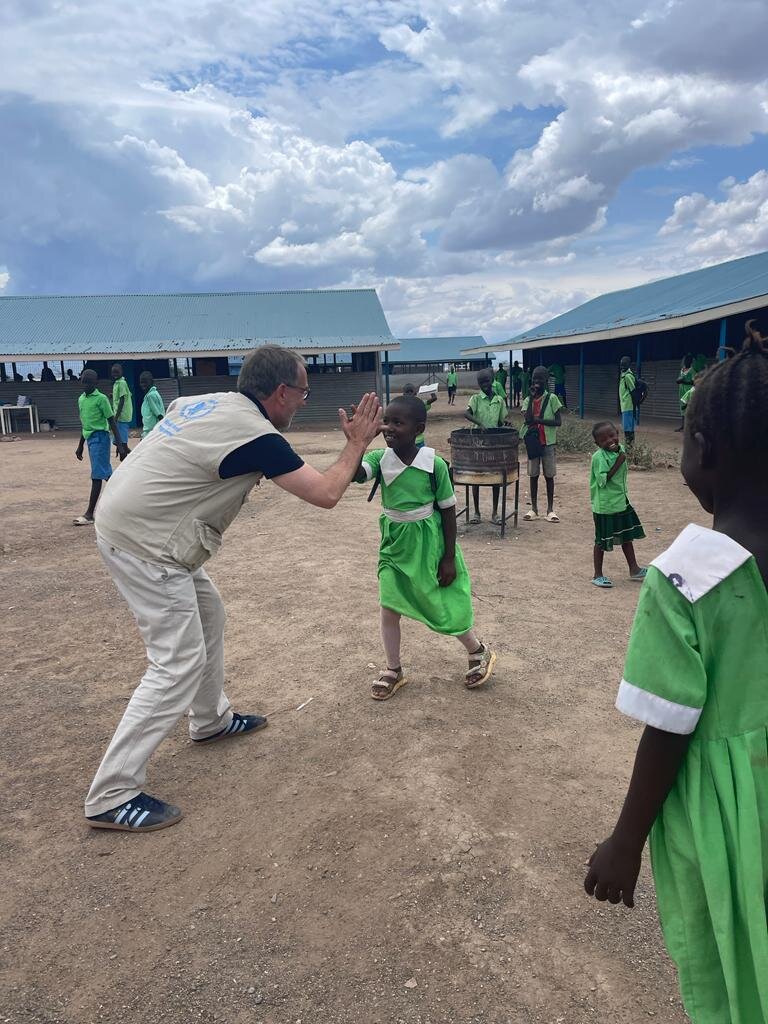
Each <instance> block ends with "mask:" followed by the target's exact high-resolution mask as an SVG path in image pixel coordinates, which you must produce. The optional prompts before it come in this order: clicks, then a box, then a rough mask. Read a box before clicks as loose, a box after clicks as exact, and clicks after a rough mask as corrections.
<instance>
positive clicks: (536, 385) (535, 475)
mask: <svg viewBox="0 0 768 1024" xmlns="http://www.w3.org/2000/svg"><path fill="white" fill-rule="evenodd" d="M548 378H549V371H548V370H547V368H546V366H537V367H536V368H535V369H534V371H533V374H532V377H531V393H530V394H529V395H528V397H527V398H526V399H524V400H523V405H522V413H523V434H524V435H525V434H526V433H528V431H533V430H538V433H539V443H540V446H541V455H538V456H534V457H531V456H529V457H528V481H529V483H530V486H531V507H530V508H529V509H528V511H527V512H526V513H525V515H524V516H523V519H525V520H526V521H527V522H532V521H533V520H534V519H538V518H539V475H540V474H541V473H542V471H543V473H544V484H545V486H546V488H547V522H548V523H559V522H560V516H559V515H558V514H557V512H555V477H556V476H557V454H556V449H557V430H558V427H560V426H562V418H561V415H560V410H561V409H562V407H563V403H562V402H561V401H560V399H559V398H558V397H557V395H553V394H550V392H549V391H548V390H547V381H548Z"/></svg>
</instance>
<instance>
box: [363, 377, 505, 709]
mask: <svg viewBox="0 0 768 1024" xmlns="http://www.w3.org/2000/svg"><path fill="white" fill-rule="evenodd" d="M423 430H424V403H423V402H421V401H420V400H419V399H418V398H415V397H414V396H412V395H409V396H405V395H403V396H401V397H400V398H395V399H394V400H393V401H392V402H390V403H389V405H388V406H387V408H386V410H385V412H384V430H383V434H384V440H385V441H386V443H387V447H386V448H385V449H379V450H377V451H371V452H368V453H367V454H366V455H365V456H363V461H362V464H361V467H360V470H359V471H358V474H357V475H356V476H355V480H356V482H357V483H363V482H365V481H366V480H373V479H375V480H376V481H377V484H380V485H381V502H382V514H381V519H380V527H381V546H380V548H379V573H378V574H379V603H380V605H381V636H382V640H383V643H384V652H385V654H386V658H387V667H386V669H385V670H383V671H382V672H380V673H379V678H378V679H377V680H376V682H375V683H373V685H372V687H371V696H372V697H373V699H374V700H389V698H390V697H394V695H395V694H396V693H397V691H398V690H399V689H400V688H401V687H402V686H404V685H405V683H406V678H405V675H404V673H403V669H402V666H401V664H400V618H401V616H403V615H405V616H406V618H409V619H416V620H417V621H418V622H423V623H424V624H425V625H426V626H429V628H430V629H431V630H433V631H434V632H436V633H443V634H446V635H448V636H455V637H456V639H457V640H458V641H459V643H461V644H462V646H463V647H464V649H465V650H466V652H467V656H468V659H469V667H468V669H467V671H466V673H465V675H464V685H465V686H466V687H467V689H470V690H472V689H476V688H477V687H478V686H482V685H483V683H484V682H485V681H486V679H487V678H488V676H489V675H490V674H491V672H492V671H493V667H494V664H495V662H496V655H495V654H494V653H493V651H491V650H490V648H489V647H487V646H486V645H485V644H484V643H482V642H481V641H480V640H478V638H477V636H476V635H475V632H474V630H473V629H472V626H473V620H474V614H473V611H472V593H471V586H470V581H469V573H468V572H467V567H466V565H465V564H464V557H463V555H462V553H461V548H459V546H458V545H457V543H456V496H455V495H454V493H453V485H452V484H451V479H450V476H449V475H448V466H447V464H446V463H445V461H444V460H443V459H441V458H440V456H439V455H437V454H436V453H435V450H434V448H425V447H421V448H420V447H418V445H417V444H416V438H417V436H418V435H419V434H421V433H422V432H423Z"/></svg>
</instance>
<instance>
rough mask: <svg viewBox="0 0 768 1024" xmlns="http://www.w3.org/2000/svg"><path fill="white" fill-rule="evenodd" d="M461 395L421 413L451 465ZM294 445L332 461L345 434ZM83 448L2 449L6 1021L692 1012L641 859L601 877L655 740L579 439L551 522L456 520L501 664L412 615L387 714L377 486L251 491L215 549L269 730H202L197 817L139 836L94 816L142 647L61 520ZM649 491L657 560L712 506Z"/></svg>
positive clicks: (155, 780)
mask: <svg viewBox="0 0 768 1024" xmlns="http://www.w3.org/2000/svg"><path fill="white" fill-rule="evenodd" d="M461 411H462V407H461V405H459V406H457V407H456V408H455V410H450V411H449V410H448V409H446V408H445V407H444V406H443V407H442V408H441V409H439V410H435V411H434V412H433V413H432V414H431V415H430V426H429V428H428V443H432V444H434V445H435V447H437V448H438V449H439V450H441V451H442V452H443V453H444V454H447V445H446V440H447V436H448V432H449V430H450V429H451V428H452V427H453V426H454V425H459V422H458V421H459V417H460V414H461ZM678 436H679V435H678ZM290 440H291V442H292V443H293V444H294V445H295V447H296V448H297V450H298V451H299V452H301V453H302V454H303V455H304V456H305V457H306V458H308V459H309V460H310V461H311V462H312V463H313V464H315V465H317V466H318V467H324V466H327V465H328V464H330V462H331V461H332V459H333V456H334V453H335V452H337V451H338V450H339V449H340V447H341V441H342V436H341V434H340V433H339V432H338V431H330V430H329V431H326V432H324V433H323V432H314V433H310V432H304V433H292V434H291V435H290ZM75 443H76V439H75V437H74V436H73V435H72V434H64V433H57V434H56V435H45V434H41V435H38V436H36V437H34V438H29V437H26V438H24V439H22V440H20V441H16V442H13V443H4V444H0V482H1V483H2V487H1V494H2V498H1V504H0V511H1V512H2V519H1V520H0V522H2V537H1V539H0V552H2V553H0V574H2V581H1V582H2V590H0V608H1V609H2V612H1V614H0V651H2V654H1V655H0V679H1V681H2V689H1V691H0V693H1V696H0V701H1V702H2V721H3V744H2V753H3V760H4V767H3V776H2V793H3V797H4V799H3V804H4V807H5V809H4V813H3V815H2V818H1V819H0V842H1V843H2V859H3V862H4V878H5V885H4V887H3V888H4V898H3V901H2V909H1V911H0V931H1V932H2V939H0V948H2V959H3V968H4V972H3V977H4V981H2V982H0V984H1V985H2V992H0V1022H2V1021H5V1022H11V1021H12V1022H14V1024H16V1022H19V1024H21V1022H24V1024H27V1022H34V1024H58V1022H62V1024H63V1022H67V1024H74V1022H78V1024H79V1022H83V1024H91V1022H97V1021H108V1022H118V1021H119V1022H125V1021H131V1022H133V1021H140V1022H155V1021H167V1022H171V1024H187V1022H193V1021H204V1022H210V1021H222V1022H226V1024H246V1022H248V1024H299V1022H301V1024H315V1022H322V1024H356V1022H365V1024H406V1022H407V1024H442V1022H445V1024H448V1022H451V1024H452V1022H461V1024H481V1022H482V1024H532V1022H547V1024H587V1022H589V1024H593V1022H600V1024H611V1022H621V1024H640V1022H643V1024H645V1022H647V1021H648V1020H649V1019H653V1020H657V1021H661V1022H666V1024H682V1022H683V1021H684V1020H685V1019H686V1018H685V1015H684V1014H683V1012H682V1010H681V1008H680V1002H679V999H678V995H677V985H676V977H675V972H674V969H673V967H672V965H671V963H670V962H669V960H668V957H667V955H666V952H665V950H664V946H663V943H662V939H661V934H660V931H659V927H658V924H657V918H656V911H655V902H654V893H653V885H652V881H651V877H650V873H649V871H648V868H647V865H646V866H645V867H644V869H643V874H642V876H641V884H640V886H639V890H638V894H637V907H636V909H635V910H634V911H627V910H626V909H619V908H614V907H610V906H608V905H601V904H598V903H596V902H594V901H590V900H589V899H587V897H586V896H585V895H584V892H583V890H582V881H583V876H584V870H585V869H584V863H585V859H586V857H587V855H588V854H589V853H590V852H591V850H592V849H593V847H594V844H595V843H596V842H597V841H598V840H599V839H601V838H603V836H604V835H605V834H606V833H607V831H608V830H609V829H610V827H611V826H612V824H613V822H614V820H615V816H616V814H617V811H618V808H619V806H620V801H621V799H622V796H623V792H624V788H625V784H626V780H627V778H628V774H629V771H630V767H631V763H632V758H633V755H634V748H635V745H636V742H637V740H638V738H639V734H640V727H639V726H637V725H636V724H633V723H631V722H629V721H628V720H625V719H624V718H622V716H620V715H619V714H618V712H616V711H615V710H614V708H613V702H614V699H615V693H616V688H617V683H618V680H619V678H620V676H621V670H622V662H623V655H624V650H625V645H626V641H627V636H628V632H629V628H630V624H631V621H632V615H633V611H634V608H635V604H636V601H637V597H638V585H637V584H635V583H631V582H630V581H629V580H628V579H627V578H626V574H625V567H623V566H622V564H620V563H621V555H620V553H619V554H614V555H613V556H608V557H607V559H606V564H607V568H608V570H609V571H610V572H611V573H612V574H613V576H614V579H615V581H616V586H615V588H614V589H613V590H612V591H606V592H602V591H598V590H596V589H595V588H594V587H592V586H591V585H590V582H589V581H590V577H591V545H592V533H591V529H592V526H591V513H590V508H589V500H588V493H587V471H588V470H587V467H588V463H587V458H586V457H585V456H573V457H571V458H568V457H563V458H561V459H560V463H559V474H558V508H559V511H560V514H561V516H562V522H561V523H560V524H559V525H552V524H548V523H546V522H543V521H540V522H538V523H535V524H528V523H523V522H522V521H521V523H520V525H519V528H517V529H512V528H510V530H509V532H508V534H507V537H506V538H505V539H504V540H501V539H500V538H499V536H498V531H497V530H495V529H494V528H492V527H491V526H490V525H489V524H487V523H484V524H483V525H482V526H480V527H470V528H468V529H467V528H464V527H463V526H462V527H460V536H461V544H462V547H463V550H464V553H465V556H466V559H467V562H468V564H469V567H470V572H471V574H472V580H473V589H474V593H475V598H476V614H477V622H478V626H479V632H480V634H481V636H482V637H484V638H486V639H488V640H489V641H490V642H491V644H492V645H493V646H494V647H495V648H496V650H497V651H498V655H499V661H498V667H497V670H496V674H495V676H494V678H493V680H492V682H491V683H490V684H489V685H488V686H486V687H485V688H484V689H482V690H479V691H475V692H468V691H466V690H465V689H464V688H463V686H462V684H461V680H462V675H463V671H464V668H465V665H464V658H463V652H462V650H461V649H460V647H459V645H458V644H457V643H455V642H454V641H452V640H451V639H450V638H444V637H438V636H435V635H432V634H430V633H429V632H428V631H427V630H426V629H424V628H423V627H422V626H420V625H418V624H415V623H408V624H406V625H405V628H404V664H405V665H406V666H407V668H408V670H409V675H410V678H411V682H410V683H409V685H407V686H406V687H405V688H404V689H403V690H401V691H400V693H398V695H397V696H396V698H395V699H394V700H392V701H390V702H388V703H375V702H373V701H372V700H371V699H370V697H369V695H368V693H369V683H370V681H371V680H372V679H373V677H374V675H375V671H374V669H373V668H372V667H371V666H376V667H378V666H380V665H381V664H382V661H381V653H380V646H379V640H378V636H377V601H376V595H377V591H376V553H377V536H378V532H377V531H378V526H377V514H376V509H375V508H374V507H373V506H371V505H367V504H366V500H365V499H366V495H367V488H364V487H358V488H354V487H353V488H352V489H351V490H350V491H349V492H348V494H347V495H346V496H345V497H344V499H343V500H342V502H341V503H340V505H339V506H338V507H337V508H336V509H335V510H333V511H330V512H324V511H321V510H318V509H314V508H310V507H309V506H306V505H304V504H302V503H300V502H298V501H297V500H295V499H294V498H291V497H290V496H288V495H286V494H284V493H283V492H281V491H279V490H278V489H277V488H276V487H274V486H273V485H271V484H264V485H263V486H262V487H261V488H258V489H257V490H256V491H254V492H253V495H252V498H251V501H250V503H249V504H247V505H246V506H245V508H244V510H243V511H242V512H241V514H240V516H239V517H238V519H237V520H236V522H235V523H234V524H233V526H232V527H231V529H230V530H229V531H228V533H227V536H226V539H225V544H224V547H223V549H222V552H221V553H220V555H219V556H218V557H217V558H216V560H215V561H214V562H212V563H210V564H209V569H210V572H211V575H212V577H213V578H214V580H215V581H216V583H217V585H218V586H219V588H220V590H221V592H222V595H223V598H224V601H225V604H226V607H227V610H228V616H229V619H228V625H227V644H228V650H227V676H228V686H227V689H228V693H229V695H230V697H231V698H232V699H233V702H234V704H235V706H236V707H237V708H238V709H240V710H242V711H258V712H264V713H267V714H269V715H270V717H271V723H270V727H269V728H268V729H267V730H266V731H265V732H263V733H259V734H257V735H255V736H252V737H248V738H246V739H242V738H241V739H234V740H232V741H230V742H226V743H221V744H216V745H214V746H213V747H209V748H204V749H198V748H196V747H195V748H194V749H193V747H192V745H191V744H190V742H189V740H188V737H187V733H186V730H185V727H184V723H183V722H182V723H179V725H178V727H177V728H176V729H175V731H174V732H173V733H172V735H171V736H170V737H169V738H168V739H167V740H166V741H165V742H164V743H163V744H162V746H161V747H160V749H159V751H158V752H157V754H156V756H155V758H154V759H153V761H152V763H151V765H150V773H149V779H148V785H147V788H148V790H149V792H151V793H153V794H156V795H158V796H162V797H163V798H165V799H167V800H170V801H172V802H173V803H176V804H178V805H180V806H181V807H182V808H183V809H184V811H185V814H186V816H185V818H184V820H183V822H182V823H181V824H180V825H178V826H176V827H174V828H171V829H168V830H165V831H161V832H157V833H154V834H150V835H146V836H135V835H129V834H125V833H110V832H103V831H93V830H91V829H89V828H87V827H86V825H85V824H84V821H83V818H82V798H83V796H84V794H85V791H86V789H87V786H88V783H89V781H90V778H91V776H92V774H93V772H94V770H95V768H96V766H97V763H98V761H99V759H100V757H101V754H102V752H103V750H104V747H105V745H106V743H107V741H108V739H109V737H110V736H111V733H112V730H113V728H114V726H115V724H116V722H117V720H118V718H119V716H120V714H121V712H122V710H123V708H124V705H125V703H126V701H127V700H128V698H129V696H130V694H131V692H132V690H133V688H134V686H135V685H136V683H137V682H138V680H139V677H140V676H141V673H142V671H143V668H144V651H143V648H142V645H141V643H140V641H139V637H138V634H137V631H136V629H135V627H134V623H133V620H132V618H131V616H130V614H129V612H128V610H127V608H126V607H125V605H124V604H123V602H122V600H121V599H120V598H119V596H118V595H117V593H116V591H115V590H114V588H113V586H112V583H111V582H110V580H109V578H108V576H107V573H106V571H105V569H104V567H103V566H102V565H101V563H100V560H99V558H98V556H97V551H96V548H95V545H94V535H93V532H92V530H90V529H78V528H75V527H72V526H70V522H71V519H72V517H73V516H74V515H77V514H79V513H80V512H82V511H83V508H84V505H85V499H86V496H87V492H88V487H89V480H88V469H87V463H83V464H79V463H77V462H76V461H75V459H74V447H75ZM665 443H667V444H672V443H674V435H672V434H671V433H670V434H669V438H667V437H666V436H665ZM631 493H632V498H633V501H634V504H635V506H636V508H637V509H638V512H639V514H640V516H641V519H642V520H643V522H644V525H645V528H646V532H647V534H648V538H647V540H646V541H644V542H641V543H640V544H639V545H638V551H639V553H640V555H641V560H643V561H648V560H650V559H651V558H652V557H654V556H655V555H656V554H658V553H659V552H660V551H661V550H662V549H663V548H664V547H666V546H667V545H668V544H669V543H670V542H671V540H672V539H673V538H674V536H675V535H676V533H677V532H678V531H679V530H680V529H681V528H682V527H683V526H684V525H685V524H686V523H688V522H690V521H695V522H700V523H706V522H707V518H706V517H705V515H704V514H703V513H702V511H701V510H700V509H699V508H698V506H697V505H696V504H695V502H694V499H693V498H692V496H691V495H690V493H689V492H688V491H687V489H686V488H685V486H684V485H683V483H682V481H681V479H680V477H679V475H678V474H677V473H676V472H675V471H672V470H660V471H655V472H652V473H645V474H641V473H635V474H634V475H633V477H632V479H631ZM484 500H485V502H486V506H485V507H486V509H487V502H488V498H487V497H485V498H484ZM525 508H526V505H525V488H522V489H521V513H522V512H523V511H525ZM510 527H511V524H510ZM310 699H311V701H310ZM308 701H310V703H307V702H308ZM300 705H304V706H303V708H302V710H298V709H299V706H300Z"/></svg>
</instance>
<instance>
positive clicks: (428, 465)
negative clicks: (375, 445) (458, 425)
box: [379, 447, 435, 486]
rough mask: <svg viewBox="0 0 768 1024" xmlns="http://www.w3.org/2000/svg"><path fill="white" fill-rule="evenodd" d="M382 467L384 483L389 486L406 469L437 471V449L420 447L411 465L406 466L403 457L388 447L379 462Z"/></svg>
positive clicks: (427, 471)
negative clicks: (399, 456) (400, 457)
mask: <svg viewBox="0 0 768 1024" xmlns="http://www.w3.org/2000/svg"><path fill="white" fill-rule="evenodd" d="M379 466H380V467H381V477H382V479H383V481H384V483H385V484H386V485H387V486H389V485H390V484H391V483H392V481H393V480H397V478H398V477H399V476H400V474H401V473H402V472H404V471H405V470H406V469H423V470H424V472H425V473H434V471H435V449H434V448H427V447H424V448H419V450H418V452H417V453H416V458H415V459H414V460H413V462H412V463H411V465H410V466H406V464H405V463H404V462H402V461H401V459H399V458H398V456H397V455H395V453H394V451H393V450H392V449H391V448H387V449H386V451H385V452H384V454H383V455H382V457H381V462H380V463H379Z"/></svg>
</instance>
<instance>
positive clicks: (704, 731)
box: [584, 327, 768, 1024]
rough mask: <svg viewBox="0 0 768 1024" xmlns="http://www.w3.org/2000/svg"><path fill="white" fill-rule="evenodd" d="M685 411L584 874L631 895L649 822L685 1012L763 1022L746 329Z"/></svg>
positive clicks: (767, 640) (754, 543)
mask: <svg viewBox="0 0 768 1024" xmlns="http://www.w3.org/2000/svg"><path fill="white" fill-rule="evenodd" d="M747 330H748V336H747V340H746V341H745V345H744V349H743V350H742V352H741V353H740V354H739V355H738V356H736V357H735V358H733V359H728V360H726V361H724V362H720V363H717V364H715V366H713V367H712V368H711V369H710V370H709V371H708V372H707V373H706V374H705V375H704V377H703V379H702V380H701V381H700V383H698V384H697V386H696V392H695V394H694V396H693V398H692V400H691V403H690V406H689V409H688V413H687V415H686V417H685V434H684V437H683V458H682V465H681V469H682V473H683V476H684V478H685V481H686V483H687V484H688V486H689V487H690V489H691V491H692V493H693V494H694V495H695V496H696V498H697V499H698V500H699V502H700V504H701V506H702V508H704V510H705V511H706V512H708V513H710V514H712V515H713V516H714V522H713V527H714V528H713V529H711V530H710V529H706V528H705V527H703V526H695V525H691V526H687V527H686V528H685V529H684V530H683V532H682V533H681V534H680V536H679V537H678V538H677V540H675V541H674V542H673V544H672V546H671V547H670V548H668V549H667V550H666V551H665V552H664V553H663V554H662V555H660V556H659V557H658V558H656V559H654V561H653V562H652V563H651V567H650V569H649V572H648V577H647V579H646V581H645V583H644V585H643V589H642V591H641V593H640V601H639V603H638V606H637V613H636V615H635V622H634V625H633V627H632V634H631V636H630V640H629V649H628V651H627V658H626V663H625V667H624V678H623V680H622V683H621V686H620V687H619V695H618V699H617V701H616V706H617V707H618V709H619V710H620V711H623V712H624V713H625V714H627V715H630V716H631V717H632V718H635V719H638V720H639V721H641V722H643V723H645V730H644V731H643V735H642V738H641V740H640V744H639V746H638V750H637V757H636V759H635V767H634V771H633V772H632V780H631V782H630V784H629V790H628V792H627V795H626V798H625V801H624V806H623V808H622V811H621V814H620V816H619V819H618V822H617V823H616V826H615V828H614V830H613V832H612V834H611V836H610V837H609V838H608V839H606V840H605V842H603V843H601V844H600V845H599V846H598V847H597V849H596V850H595V852H594V853H593V854H592V856H591V858H590V867H589V871H588V873H587V876H586V879H585V882H584V886H585V889H586V891H587V892H588V893H589V894H590V895H594V896H595V898H596V899H598V900H608V901H609V902H611V903H620V902H621V901H622V900H623V902H624V903H625V904H626V906H628V907H632V906H634V892H635V885H636V883H637V876H638V872H639V870H640V863H641V858H642V852H643V847H644V845H645V840H646V838H647V837H648V835H649V833H650V847H651V863H652V866H653V875H654V880H655V883H656V896H657V900H658V905H659V917H660V918H661V926H662V930H663V932H664V939H665V941H666V944H667V948H668V950H669V954H670V956H671V957H672V959H673V960H674V961H675V964H676V965H677V970H678V974H679V978H680V989H681V993H682V997H683V1002H684V1004H685V1008H686V1011H687V1013H688V1016H689V1017H690V1019H691V1021H692V1022H693V1024H729V1022H730V1024H762V1022H764V1021H766V1020H768V925H767V924H766V910H768V906H767V899H768V897H767V895H766V894H767V893H768V828H766V807H768V755H767V751H768V700H766V677H767V676H768V629H766V623H768V591H767V590H766V587H767V586H768V532H767V531H766V529H765V524H766V522H768V475H766V473H765V470H764V469H760V468H759V467H760V466H762V465H764V463H763V461H762V460H764V458H765V452H766V450H768V417H766V416H759V417H756V416H755V415H754V413H753V410H755V409H761V408H762V409H763V410H764V409H765V404H766V395H768V351H767V350H766V342H765V339H763V338H762V337H761V336H760V335H759V334H758V333H757V332H755V331H752V330H750V328H749V327H748V328H747Z"/></svg>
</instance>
